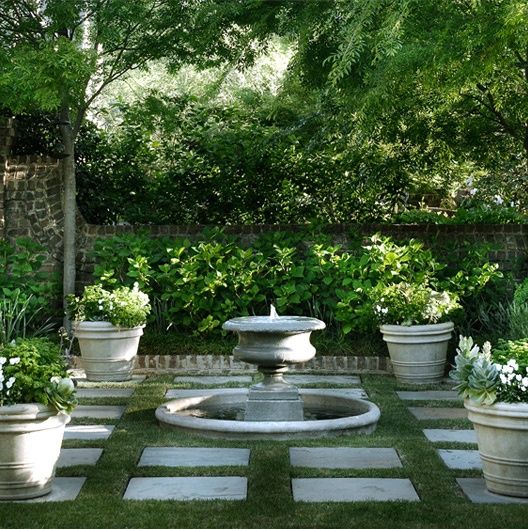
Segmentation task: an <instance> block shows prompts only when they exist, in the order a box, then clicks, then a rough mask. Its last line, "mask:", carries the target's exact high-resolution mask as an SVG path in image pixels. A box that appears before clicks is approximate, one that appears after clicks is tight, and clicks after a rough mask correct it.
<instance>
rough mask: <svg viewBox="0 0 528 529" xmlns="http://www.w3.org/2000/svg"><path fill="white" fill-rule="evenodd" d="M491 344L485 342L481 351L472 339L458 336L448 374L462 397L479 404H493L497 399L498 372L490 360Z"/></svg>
mask: <svg viewBox="0 0 528 529" xmlns="http://www.w3.org/2000/svg"><path fill="white" fill-rule="evenodd" d="M490 351H491V346H490V344H489V342H486V343H485V344H484V346H483V348H482V352H481V351H480V348H479V346H478V345H474V342H473V339H472V338H471V336H470V337H468V338H466V337H464V336H460V341H459V344H458V348H457V356H456V357H455V365H454V369H453V370H452V371H451V372H450V373H449V376H450V377H451V378H452V379H453V380H454V381H455V382H456V383H457V384H456V386H455V389H456V390H457V391H458V393H459V394H460V395H461V396H462V397H463V398H468V399H474V400H476V401H477V402H479V403H481V404H493V403H494V402H495V401H496V399H497V387H498V384H499V374H498V372H497V369H496V368H495V366H494V365H493V363H492V362H491V353H490Z"/></svg>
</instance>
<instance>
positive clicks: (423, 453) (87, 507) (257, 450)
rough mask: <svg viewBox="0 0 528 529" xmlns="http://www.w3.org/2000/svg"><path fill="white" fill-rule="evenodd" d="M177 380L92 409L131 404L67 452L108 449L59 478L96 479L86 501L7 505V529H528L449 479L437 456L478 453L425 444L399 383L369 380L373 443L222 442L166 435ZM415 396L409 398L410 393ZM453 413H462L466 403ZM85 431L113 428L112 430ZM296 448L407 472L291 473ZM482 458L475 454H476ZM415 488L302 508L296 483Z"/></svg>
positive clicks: (0, 520)
mask: <svg viewBox="0 0 528 529" xmlns="http://www.w3.org/2000/svg"><path fill="white" fill-rule="evenodd" d="M172 379H173V377H172V376H168V375H165V376H156V377H152V378H149V379H148V380H147V381H145V382H144V383H142V384H140V385H138V386H137V389H136V391H135V394H134V396H133V397H132V398H130V399H122V400H120V399H116V398H114V399H99V400H93V399H90V400H89V401H85V402H84V403H89V404H95V403H99V404H127V405H128V407H127V410H126V412H125V414H124V416H123V418H122V419H121V420H119V421H113V422H114V423H115V424H116V429H115V431H114V433H113V434H112V436H111V437H110V438H109V439H108V440H106V441H90V442H87V441H65V443H64V446H65V447H83V446H86V447H88V446H89V447H101V448H104V452H103V455H102V457H101V458H100V460H99V462H98V463H97V465H95V466H77V467H70V468H62V469H59V471H58V475H59V476H87V478H88V479H87V481H86V483H85V484H84V486H83V488H82V490H81V493H80V495H79V497H78V498H77V499H76V500H74V501H68V502H62V503H47V504H46V503H40V504H28V503H25V504H20V503H8V502H3V503H0V529H8V528H9V529H11V528H13V529H15V528H16V529H32V528H47V529H48V528H49V529H84V528H86V529H100V528H101V529H103V528H104V529H112V528H115V529H129V528H130V529H132V528H151V529H158V528H211V529H213V528H214V529H219V528H224V527H225V528H231V529H234V528H259V529H260V528H263V527H266V528H269V529H284V528H299V529H300V528H303V529H305V528H355V527H357V528H361V529H374V528H380V529H381V528H383V529H385V528H391V529H394V528H405V529H410V528H424V529H425V528H450V527H453V528H462V527H463V528H465V529H472V528H475V529H476V528H478V529H497V528H499V527H519V528H520V527H525V525H526V519H527V516H528V505H500V504H495V505H491V504H488V505H474V504H472V503H470V502H469V500H467V499H466V498H465V497H464V495H463V494H462V492H461V491H460V489H459V488H458V486H457V484H456V482H455V478H456V477H462V476H465V477H468V476H475V477H476V476H479V475H480V473H479V472H478V471H454V470H449V469H448V468H447V467H446V466H445V465H444V464H443V462H442V461H441V460H440V458H439V457H438V456H437V454H436V451H435V448H437V447H440V448H449V447H451V448H455V447H456V448H469V446H465V445H462V444H458V445H456V444H445V443H444V444H442V445H433V444H432V443H430V442H429V441H427V440H426V438H425V437H424V436H423V434H422V432H421V430H422V428H426V427H431V423H430V422H424V421H418V420H417V419H415V418H414V416H413V415H411V413H410V412H409V411H408V410H407V407H406V406H407V405H414V404H413V403H409V402H407V403H406V402H404V401H401V400H400V399H399V398H398V397H397V396H396V394H395V393H394V390H395V389H399V388H398V387H397V385H396V383H395V381H394V380H393V379H392V378H391V377H383V376H373V375H372V376H364V377H363V388H364V389H365V390H366V391H367V393H368V394H369V396H370V399H371V400H372V401H374V402H375V403H376V404H378V406H379V407H380V409H381V420H380V422H379V425H378V429H377V430H376V432H375V433H374V434H372V435H370V436H357V437H343V438H335V439H319V440H309V441H302V440H295V441H287V442H285V441H277V442H271V441H222V440H204V439H201V438H198V437H190V436H188V435H184V434H179V433H177V432H174V431H171V430H167V429H160V427H159V426H158V425H157V422H156V420H155V417H154V409H155V408H156V407H157V406H158V405H159V404H161V403H162V402H163V400H164V399H163V396H164V393H165V391H166V389H168V388H170V387H175V386H174V384H173V383H172ZM407 389H408V388H407ZM445 404H447V405H461V404H460V403H457V404H453V403H452V402H450V403H445ZM77 422H79V423H87V422H90V423H92V424H93V423H95V422H101V423H106V424H109V423H112V421H109V420H99V421H94V420H90V421H87V420H86V419H82V420H79V421H77ZM435 426H436V427H463V428H469V427H470V424H469V422H467V421H466V420H458V421H435ZM145 446H216V447H240V448H250V449H251V458H250V464H249V466H248V467H229V468H227V467H225V468H224V467H220V468H218V467H215V468H203V467H202V468H195V469H192V468H191V469H190V468H166V467H141V468H140V467H137V462H138V460H139V457H140V455H141V452H142V450H143V448H144V447H145ZM290 446H326V447H331V446H358V447H360V446H362V447H363V446H364V447H394V448H396V449H397V451H398V453H399V455H400V458H401V460H402V462H403V468H394V469H381V470H380V469H376V470H317V469H303V468H293V467H291V466H290V465H289V456H288V448H289V447H290ZM471 447H472V448H474V447H473V446H471ZM189 475H203V476H220V475H231V476H247V478H248V497H247V500H246V501H194V502H176V501H124V500H123V499H122V495H123V492H124V491H125V488H126V486H127V483H128V481H129V479H130V478H131V477H137V476H189ZM345 476H346V477H395V478H396V477H397V478H409V479H410V480H411V481H412V483H413V485H414V487H415V489H416V491H417V492H418V495H419V496H420V499H421V501H420V502H416V503H408V502H358V503H313V504H308V503H294V501H293V499H292V494H291V478H295V477H345Z"/></svg>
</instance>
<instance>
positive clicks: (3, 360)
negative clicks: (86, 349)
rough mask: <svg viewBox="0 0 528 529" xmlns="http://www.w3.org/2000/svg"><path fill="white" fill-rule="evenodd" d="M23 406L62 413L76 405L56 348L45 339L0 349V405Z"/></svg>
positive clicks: (64, 366) (58, 350)
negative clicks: (32, 406) (34, 406)
mask: <svg viewBox="0 0 528 529" xmlns="http://www.w3.org/2000/svg"><path fill="white" fill-rule="evenodd" d="M25 403H40V404H44V405H46V406H50V407H53V408H55V409H56V410H58V411H66V412H71V411H72V409H73V408H74V407H75V405H76V404H77V401H76V400H75V390H74V386H73V382H72V381H71V379H70V378H69V377H68V375H67V372H66V365H65V362H64V358H63V357H62V356H61V353H60V349H59V347H58V346H57V344H55V343H53V342H51V341H49V340H47V339H45V338H30V339H19V340H17V341H16V342H13V343H11V344H8V345H4V346H0V406H3V405H9V404H25Z"/></svg>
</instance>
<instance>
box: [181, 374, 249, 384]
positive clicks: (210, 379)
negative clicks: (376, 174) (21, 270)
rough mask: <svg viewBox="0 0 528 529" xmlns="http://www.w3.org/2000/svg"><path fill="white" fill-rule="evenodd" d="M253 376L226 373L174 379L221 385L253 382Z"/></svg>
mask: <svg viewBox="0 0 528 529" xmlns="http://www.w3.org/2000/svg"><path fill="white" fill-rule="evenodd" d="M252 382H253V377H250V376H248V375H224V376H194V377H193V376H182V377H176V378H175V379H174V383H175V384H180V383H189V384H202V385H204V386H221V385H222V384H235V383H236V384H251V383H252Z"/></svg>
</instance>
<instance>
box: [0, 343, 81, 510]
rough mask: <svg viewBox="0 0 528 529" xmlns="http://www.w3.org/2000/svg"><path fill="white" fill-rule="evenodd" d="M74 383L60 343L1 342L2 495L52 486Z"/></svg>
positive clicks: (37, 492)
mask: <svg viewBox="0 0 528 529" xmlns="http://www.w3.org/2000/svg"><path fill="white" fill-rule="evenodd" d="M75 405H76V400H75V388H74V385H73V382H72V380H71V379H70V378H69V377H68V376H67V373H66V366H65V363H64V361H63V357H62V355H61V353H60V349H59V347H58V346H57V345H56V344H54V343H52V342H50V341H49V340H47V339H45V338H27V339H19V340H17V341H14V342H12V343H10V344H9V345H4V346H0V499H4V500H5V499H9V500H13V499H17V500H18V499H27V498H35V497H37V496H42V495H44V494H47V493H49V492H50V491H51V487H52V482H53V477H54V475H55V466H56V464H57V460H58V458H59V454H60V448H61V444H62V438H63V435H64V427H65V425H66V424H67V423H68V422H69V421H70V416H69V413H70V412H71V410H72V409H73V408H74V407H75Z"/></svg>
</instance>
